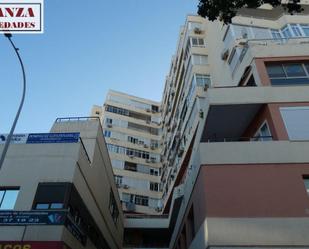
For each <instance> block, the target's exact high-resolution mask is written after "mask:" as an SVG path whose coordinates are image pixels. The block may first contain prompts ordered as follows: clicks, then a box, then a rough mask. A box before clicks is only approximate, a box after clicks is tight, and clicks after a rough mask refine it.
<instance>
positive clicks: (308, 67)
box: [305, 63, 309, 75]
mask: <svg viewBox="0 0 309 249" xmlns="http://www.w3.org/2000/svg"><path fill="white" fill-rule="evenodd" d="M305 67H306V70H307V74H308V75H309V63H305Z"/></svg>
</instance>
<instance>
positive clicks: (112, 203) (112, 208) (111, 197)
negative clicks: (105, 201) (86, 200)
mask: <svg viewBox="0 0 309 249" xmlns="http://www.w3.org/2000/svg"><path fill="white" fill-rule="evenodd" d="M109 211H110V213H111V216H112V218H113V221H114V222H115V223H116V222H117V220H118V217H119V210H118V207H117V203H116V200H115V196H114V193H113V191H112V190H110V195H109Z"/></svg>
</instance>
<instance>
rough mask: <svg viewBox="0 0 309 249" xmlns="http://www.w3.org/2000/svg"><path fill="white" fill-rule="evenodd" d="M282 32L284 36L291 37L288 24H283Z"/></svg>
mask: <svg viewBox="0 0 309 249" xmlns="http://www.w3.org/2000/svg"><path fill="white" fill-rule="evenodd" d="M282 34H283V36H284V37H285V38H291V37H292V34H291V31H290V29H289V27H288V26H285V27H284V28H283V29H282Z"/></svg>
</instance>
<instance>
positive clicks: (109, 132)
mask: <svg viewBox="0 0 309 249" xmlns="http://www.w3.org/2000/svg"><path fill="white" fill-rule="evenodd" d="M111 134H112V132H111V131H104V137H111Z"/></svg>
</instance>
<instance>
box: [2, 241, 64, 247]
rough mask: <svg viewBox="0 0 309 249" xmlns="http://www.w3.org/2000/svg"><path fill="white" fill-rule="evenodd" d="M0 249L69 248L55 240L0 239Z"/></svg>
mask: <svg viewBox="0 0 309 249" xmlns="http://www.w3.org/2000/svg"><path fill="white" fill-rule="evenodd" d="M0 249H70V248H69V247H68V246H67V245H65V244H64V243H63V242H55V241H46V242H45V241H40V242H36V241H22V242H17V241H0Z"/></svg>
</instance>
